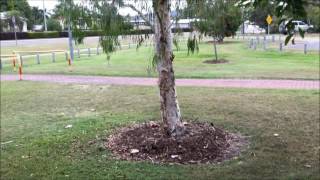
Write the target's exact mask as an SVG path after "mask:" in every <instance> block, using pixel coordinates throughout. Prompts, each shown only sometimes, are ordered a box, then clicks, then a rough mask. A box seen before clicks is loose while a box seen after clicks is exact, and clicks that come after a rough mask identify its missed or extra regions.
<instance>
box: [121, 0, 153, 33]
mask: <svg viewBox="0 0 320 180" xmlns="http://www.w3.org/2000/svg"><path fill="white" fill-rule="evenodd" d="M124 7H128V8H131V9H132V10H133V11H135V12H137V13H138V14H139V16H140V17H141V18H142V19H143V20H144V21H145V22H146V24H147V25H148V26H150V27H151V30H152V32H154V27H153V25H152V23H151V22H150V21H149V20H148V19H147V18H146V17H145V16H144V15H143V13H142V12H141V11H139V10H138V9H137V8H136V7H134V5H132V4H124Z"/></svg>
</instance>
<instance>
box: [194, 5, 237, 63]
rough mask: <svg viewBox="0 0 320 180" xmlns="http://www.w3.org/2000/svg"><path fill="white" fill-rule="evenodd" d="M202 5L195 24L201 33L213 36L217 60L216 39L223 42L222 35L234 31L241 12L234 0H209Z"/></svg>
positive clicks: (229, 34) (224, 35)
mask: <svg viewBox="0 0 320 180" xmlns="http://www.w3.org/2000/svg"><path fill="white" fill-rule="evenodd" d="M202 5H203V7H202V11H198V17H199V18H200V20H199V22H196V24H195V25H196V27H197V28H198V29H199V31H200V32H201V33H203V34H206V35H209V36H212V37H213V45H214V52H215V60H216V61H218V55H217V47H216V41H217V42H223V39H224V37H229V36H232V35H234V34H235V33H236V31H237V30H238V28H239V26H240V24H241V20H242V18H241V17H242V14H241V11H240V8H239V7H236V6H235V2H234V1H226V2H225V1H224V0H209V1H206V2H205V3H203V4H202Z"/></svg>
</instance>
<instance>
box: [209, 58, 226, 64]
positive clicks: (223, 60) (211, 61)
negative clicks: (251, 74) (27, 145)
mask: <svg viewBox="0 0 320 180" xmlns="http://www.w3.org/2000/svg"><path fill="white" fill-rule="evenodd" d="M203 63H207V64H223V63H229V61H228V60H226V59H218V60H215V59H213V60H206V61H203Z"/></svg>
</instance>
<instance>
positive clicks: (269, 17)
mask: <svg viewBox="0 0 320 180" xmlns="http://www.w3.org/2000/svg"><path fill="white" fill-rule="evenodd" d="M266 21H267V23H268V35H269V34H270V24H271V23H272V17H271V16H270V15H268V17H267V19H266Z"/></svg>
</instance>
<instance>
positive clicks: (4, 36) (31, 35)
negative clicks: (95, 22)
mask: <svg viewBox="0 0 320 180" xmlns="http://www.w3.org/2000/svg"><path fill="white" fill-rule="evenodd" d="M181 31H182V32H190V31H191V30H190V29H181ZM172 32H177V30H176V29H173V30H172ZM138 34H152V31H151V30H150V29H141V30H131V31H127V32H125V33H123V35H138ZM100 35H102V31H85V36H86V37H89V36H100ZM62 37H68V32H65V31H63V32H58V31H47V32H17V38H18V39H41V38H62ZM14 39H15V36H14V32H0V40H14Z"/></svg>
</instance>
